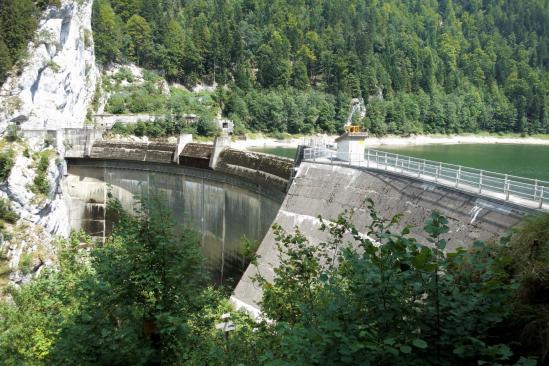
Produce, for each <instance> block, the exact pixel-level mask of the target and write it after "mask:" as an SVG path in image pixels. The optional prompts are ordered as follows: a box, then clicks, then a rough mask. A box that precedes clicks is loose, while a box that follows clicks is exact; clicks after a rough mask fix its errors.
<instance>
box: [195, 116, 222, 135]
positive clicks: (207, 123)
mask: <svg viewBox="0 0 549 366" xmlns="http://www.w3.org/2000/svg"><path fill="white" fill-rule="evenodd" d="M196 132H197V133H198V134H199V135H201V136H216V135H218V134H219V133H220V130H219V127H218V126H217V125H215V124H214V123H213V121H212V119H211V118H206V117H201V118H200V119H199V120H198V122H197V124H196Z"/></svg>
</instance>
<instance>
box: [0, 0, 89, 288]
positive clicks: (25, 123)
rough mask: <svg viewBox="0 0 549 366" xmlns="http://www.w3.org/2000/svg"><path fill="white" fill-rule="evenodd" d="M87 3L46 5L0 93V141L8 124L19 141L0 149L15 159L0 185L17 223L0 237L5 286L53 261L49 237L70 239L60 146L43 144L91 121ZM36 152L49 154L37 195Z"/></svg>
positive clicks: (69, 0)
mask: <svg viewBox="0 0 549 366" xmlns="http://www.w3.org/2000/svg"><path fill="white" fill-rule="evenodd" d="M92 5H93V0H62V1H61V6H59V7H53V6H51V7H48V9H46V11H45V12H44V14H43V16H42V18H41V20H40V22H39V26H38V29H37V31H36V34H35V37H34V39H33V41H32V42H30V43H29V45H28V58H27V59H26V60H23V61H21V62H20V66H19V70H14V71H13V72H12V75H11V76H10V77H9V78H8V79H7V80H6V82H5V83H4V85H2V87H1V89H0V135H5V134H6V130H7V128H8V126H9V125H12V124H15V125H17V126H18V130H20V131H22V136H24V137H25V138H26V139H25V140H24V141H19V142H13V143H10V144H9V145H3V146H4V147H3V149H11V150H12V151H14V152H15V153H16V155H15V158H14V165H13V168H12V169H11V174H10V175H9V178H8V179H7V180H6V181H5V182H3V183H1V184H0V196H1V197H3V198H7V199H9V201H10V205H11V207H12V209H13V210H14V211H15V212H17V214H18V215H19V217H20V220H19V222H18V223H17V224H16V225H13V227H11V228H7V229H6V231H5V233H6V235H0V254H2V253H3V255H4V259H3V260H4V261H5V262H6V261H7V262H8V264H9V266H10V268H11V270H12V273H11V274H10V277H9V282H10V283H11V284H19V283H22V282H25V281H27V280H29V279H30V278H31V277H32V275H33V274H34V273H36V272H37V271H39V269H40V268H42V267H43V266H47V265H50V264H52V263H54V262H55V261H54V260H53V258H55V248H54V245H52V242H53V238H54V236H56V235H59V236H65V237H66V236H68V234H69V233H70V217H69V212H68V208H67V205H66V203H65V201H66V200H65V197H64V196H63V192H62V189H61V187H62V184H61V182H62V178H63V173H64V171H65V170H66V164H65V162H64V160H63V158H62V156H64V155H63V153H64V151H63V150H64V146H63V143H60V142H59V141H58V142H57V144H56V145H57V146H56V147H51V146H49V145H50V144H51V142H50V143H48V141H47V139H48V138H49V137H51V133H53V134H55V132H52V131H57V130H61V129H65V128H81V127H83V126H84V125H85V123H86V119H87V118H90V116H91V114H90V113H88V111H89V108H90V105H91V102H92V100H93V98H94V94H95V91H96V84H97V81H98V74H99V72H98V70H97V67H96V65H95V53H94V45H93V34H92V29H91V15H92ZM11 131H12V130H10V132H11ZM47 131H49V132H47ZM12 135H13V134H12ZM48 136H49V137H48ZM11 137H12V138H13V137H14V136H11ZM38 153H39V154H42V155H43V154H47V156H48V161H49V165H48V167H47V170H46V171H45V172H44V171H42V174H43V175H44V176H45V179H47V181H48V183H49V188H50V189H49V192H40V193H39V194H36V193H35V192H36V189H31V187H33V184H35V182H34V180H35V177H36V175H37V174H38V172H37V159H36V154H38ZM33 156H34V159H33ZM42 169H43V168H42ZM33 191H34V192H33ZM17 233H19V234H17ZM2 234H3V233H2ZM0 259H1V258H0Z"/></svg>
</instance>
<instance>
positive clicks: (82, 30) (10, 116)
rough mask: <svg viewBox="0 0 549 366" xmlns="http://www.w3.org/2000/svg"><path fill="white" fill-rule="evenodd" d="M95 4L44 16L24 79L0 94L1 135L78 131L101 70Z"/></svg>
mask: <svg viewBox="0 0 549 366" xmlns="http://www.w3.org/2000/svg"><path fill="white" fill-rule="evenodd" d="M92 4H93V0H62V2H61V6H60V7H59V8H57V7H49V8H48V9H47V10H46V11H45V12H44V14H43V16H42V19H41V20H40V24H39V27H38V30H37V32H36V34H35V39H34V40H33V41H32V42H30V44H29V46H28V54H29V57H28V59H27V60H26V61H24V62H23V66H22V72H21V74H20V75H18V76H15V75H12V77H10V78H8V80H6V82H5V83H4V85H3V86H2V88H1V89H0V132H3V131H4V130H5V128H6V126H7V124H8V123H9V122H17V123H19V124H20V125H21V127H22V128H23V129H44V128H45V129H58V128H63V127H80V126H82V125H83V124H84V122H85V120H86V114H87V110H88V105H89V104H90V102H91V100H92V99H93V96H94V93H95V85H96V82H97V78H98V70H97V68H96V66H95V53H94V46H93V36H92V30H91V12H92Z"/></svg>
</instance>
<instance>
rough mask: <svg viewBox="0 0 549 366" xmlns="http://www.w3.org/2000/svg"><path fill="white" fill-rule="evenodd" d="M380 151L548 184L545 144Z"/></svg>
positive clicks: (548, 148)
mask: <svg viewBox="0 0 549 366" xmlns="http://www.w3.org/2000/svg"><path fill="white" fill-rule="evenodd" d="M378 150H382V151H387V152H391V153H396V154H401V155H407V156H413V157H417V158H423V159H428V160H434V161H441V162H444V163H450V164H457V165H463V166H468V167H472V168H477V169H485V170H491V171H494V172H500V173H505V174H511V175H516V176H520V177H527V178H534V179H542V180H546V181H549V146H545V145H518V144H515V145H513V144H458V145H424V146H403V147H396V146H391V147H389V146H383V147H380V148H378Z"/></svg>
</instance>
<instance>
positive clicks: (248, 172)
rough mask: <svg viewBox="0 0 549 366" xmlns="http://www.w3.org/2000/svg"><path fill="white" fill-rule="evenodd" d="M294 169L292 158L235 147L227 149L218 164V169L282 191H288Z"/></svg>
mask: <svg viewBox="0 0 549 366" xmlns="http://www.w3.org/2000/svg"><path fill="white" fill-rule="evenodd" d="M292 169H293V162H292V161H291V160H290V159H285V158H278V157H275V156H271V155H266V154H260V153H255V152H251V151H242V150H235V149H225V150H224V151H223V152H222V153H221V154H220V156H219V162H218V163H217V165H216V170H218V171H221V172H225V173H227V174H233V175H237V176H240V177H242V178H245V179H247V180H249V181H251V182H254V183H257V184H261V185H267V186H271V187H276V188H277V189H278V190H281V191H286V188H287V185H288V181H289V179H290V177H291V174H292Z"/></svg>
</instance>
